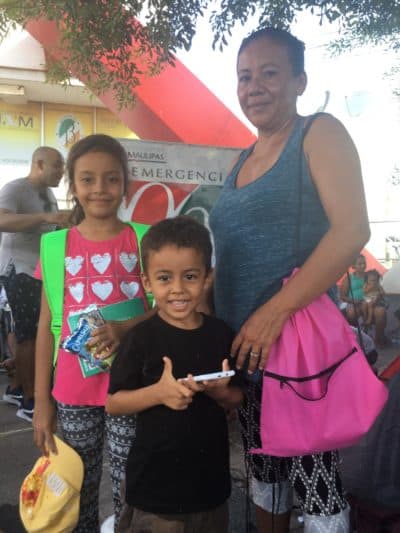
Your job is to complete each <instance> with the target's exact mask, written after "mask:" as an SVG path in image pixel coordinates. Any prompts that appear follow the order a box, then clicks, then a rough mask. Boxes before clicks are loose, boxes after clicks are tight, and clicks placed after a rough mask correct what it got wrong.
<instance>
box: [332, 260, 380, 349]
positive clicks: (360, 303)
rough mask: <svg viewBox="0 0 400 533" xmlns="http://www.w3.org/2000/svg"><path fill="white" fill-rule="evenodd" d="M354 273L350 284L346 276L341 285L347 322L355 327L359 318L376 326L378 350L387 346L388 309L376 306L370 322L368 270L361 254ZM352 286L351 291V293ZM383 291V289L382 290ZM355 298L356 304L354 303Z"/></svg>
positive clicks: (356, 261)
mask: <svg viewBox="0 0 400 533" xmlns="http://www.w3.org/2000/svg"><path fill="white" fill-rule="evenodd" d="M352 268H353V272H352V273H350V276H349V277H350V283H349V280H348V278H347V276H345V277H344V278H343V281H342V283H341V285H340V299H341V301H342V302H345V303H346V308H345V309H344V312H345V315H346V318H347V320H348V321H349V322H350V324H352V325H355V324H356V323H357V321H358V319H359V318H361V319H362V321H363V323H364V324H365V323H366V322H369V324H368V326H370V325H371V324H372V323H374V324H375V337H374V341H375V344H376V345H377V347H378V348H381V347H383V346H385V344H386V338H385V327H386V308H385V306H384V305H376V306H373V307H372V309H371V313H372V316H371V320H370V321H368V308H367V306H368V304H367V302H366V300H365V293H364V287H365V270H366V268H367V262H366V259H365V256H364V255H363V254H359V255H358V257H357V259H356V260H355V262H354V263H353V265H352ZM350 285H351V291H350ZM382 290H383V289H382ZM353 298H354V302H353Z"/></svg>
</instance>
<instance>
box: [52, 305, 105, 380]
mask: <svg viewBox="0 0 400 533" xmlns="http://www.w3.org/2000/svg"><path fill="white" fill-rule="evenodd" d="M104 323H105V321H104V319H103V317H102V315H101V313H100V310H99V309H98V308H97V306H96V305H91V306H89V307H87V308H86V309H85V310H84V311H82V312H79V318H78V321H77V324H76V326H75V327H74V329H73V330H72V332H71V334H70V335H68V337H66V338H65V339H64V340H63V341H62V343H61V346H62V347H63V348H64V349H65V350H67V351H68V352H71V353H73V354H76V355H78V356H79V357H80V358H82V359H84V360H85V361H87V362H88V363H89V365H90V367H93V368H96V369H98V371H103V372H104V371H108V370H109V369H110V367H111V363H112V361H113V359H114V354H110V355H108V357H106V358H104V356H105V355H107V353H108V351H107V350H106V351H103V352H101V353H97V351H96V346H92V347H89V346H88V344H87V343H88V341H89V339H90V336H91V332H92V331H93V329H95V328H98V327H100V326H102V325H103V324H104Z"/></svg>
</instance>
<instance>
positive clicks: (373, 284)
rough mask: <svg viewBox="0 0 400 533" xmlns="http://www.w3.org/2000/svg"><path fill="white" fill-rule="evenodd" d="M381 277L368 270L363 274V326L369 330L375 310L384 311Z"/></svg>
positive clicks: (384, 303) (383, 292)
mask: <svg viewBox="0 0 400 533" xmlns="http://www.w3.org/2000/svg"><path fill="white" fill-rule="evenodd" d="M380 280H381V276H380V274H379V272H378V271H377V270H375V269H372V270H368V271H367V272H366V273H365V283H364V287H363V290H364V300H365V303H366V306H367V312H366V319H365V326H366V327H367V328H370V326H372V323H373V322H374V315H375V310H376V308H377V307H378V308H379V307H380V308H383V309H385V308H386V302H385V296H386V295H385V291H384V290H383V287H382V286H381V284H380Z"/></svg>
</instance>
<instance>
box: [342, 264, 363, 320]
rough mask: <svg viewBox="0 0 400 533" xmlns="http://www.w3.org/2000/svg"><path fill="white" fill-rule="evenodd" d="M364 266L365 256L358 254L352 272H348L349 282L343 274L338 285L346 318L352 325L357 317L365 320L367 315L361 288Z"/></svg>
mask: <svg viewBox="0 0 400 533" xmlns="http://www.w3.org/2000/svg"><path fill="white" fill-rule="evenodd" d="M366 268H367V262H366V259H365V256H364V255H363V254H360V255H359V256H358V257H357V259H356V261H355V263H354V265H352V269H353V272H352V273H351V274H350V283H349V280H348V278H347V276H345V277H344V278H343V281H342V284H341V286H340V299H341V301H342V302H345V303H346V307H345V314H346V318H347V320H348V321H349V322H350V324H351V325H353V326H355V325H356V324H357V322H358V319H359V318H362V320H363V322H365V320H366V316H367V304H366V303H365V300H364V290H363V288H364V283H365V269H366Z"/></svg>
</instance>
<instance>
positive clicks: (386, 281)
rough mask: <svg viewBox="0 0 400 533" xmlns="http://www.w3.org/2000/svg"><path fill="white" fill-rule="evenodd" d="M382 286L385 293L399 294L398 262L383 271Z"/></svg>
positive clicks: (399, 273)
mask: <svg viewBox="0 0 400 533" xmlns="http://www.w3.org/2000/svg"><path fill="white" fill-rule="evenodd" d="M382 287H383V288H384V290H385V292H387V294H400V262H399V263H395V264H394V265H393V266H392V268H391V269H390V270H388V271H387V272H385V274H384V275H383V279H382Z"/></svg>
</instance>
